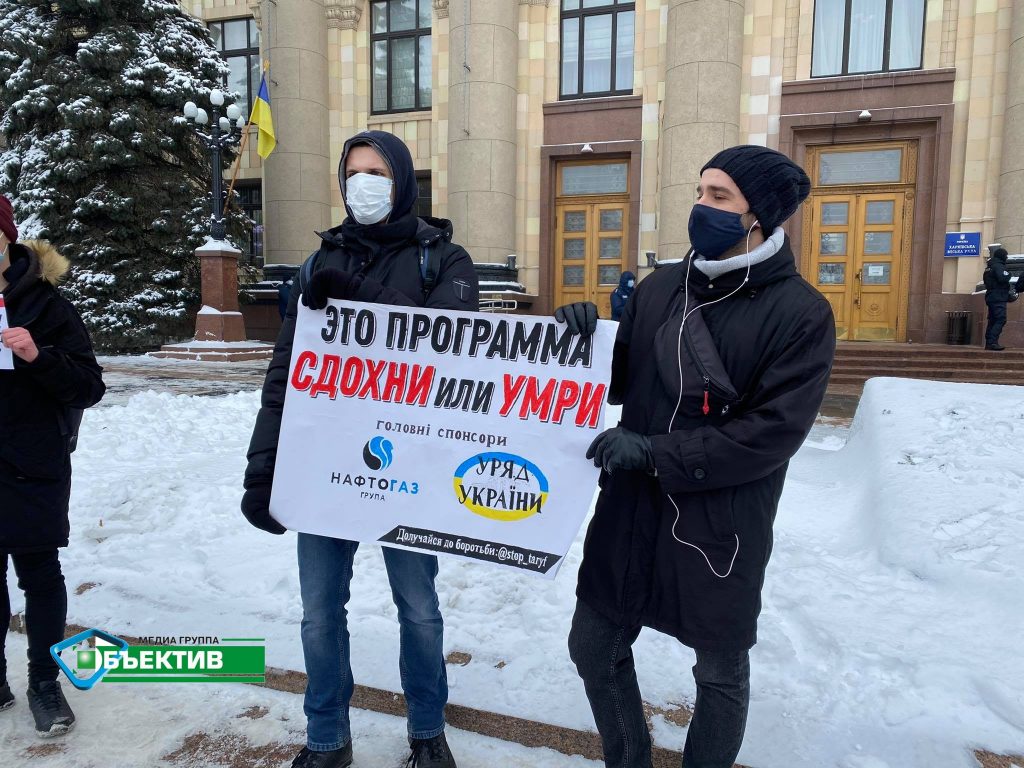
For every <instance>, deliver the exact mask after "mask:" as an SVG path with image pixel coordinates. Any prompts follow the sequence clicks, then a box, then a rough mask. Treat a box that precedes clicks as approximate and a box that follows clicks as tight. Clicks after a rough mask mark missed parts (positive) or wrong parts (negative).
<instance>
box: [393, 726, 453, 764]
mask: <svg viewBox="0 0 1024 768" xmlns="http://www.w3.org/2000/svg"><path fill="white" fill-rule="evenodd" d="M409 748H410V749H412V754H411V755H409V759H408V760H407V761H406V763H405V768H458V767H457V766H456V765H455V758H454V757H452V751H451V750H450V749H449V748H448V742H447V740H446V739H445V737H444V734H443V733H442V734H441V735H439V736H435V737H434V738H432V739H409Z"/></svg>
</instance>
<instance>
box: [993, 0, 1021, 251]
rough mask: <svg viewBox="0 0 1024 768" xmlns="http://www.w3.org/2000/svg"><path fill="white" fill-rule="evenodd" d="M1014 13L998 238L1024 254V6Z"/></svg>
mask: <svg viewBox="0 0 1024 768" xmlns="http://www.w3.org/2000/svg"><path fill="white" fill-rule="evenodd" d="M1012 12H1013V18H1012V20H1011V22H1010V62H1009V73H1008V77H1007V93H1006V112H1005V117H1004V118H1003V159H1002V171H1001V173H1000V175H999V200H998V203H997V206H998V209H997V210H998V212H999V213H998V216H997V218H996V241H997V242H1000V243H1002V244H1003V247H1004V248H1006V250H1007V251H1009V252H1010V253H1024V5H1022V4H1021V3H1014V4H1013V8H1012Z"/></svg>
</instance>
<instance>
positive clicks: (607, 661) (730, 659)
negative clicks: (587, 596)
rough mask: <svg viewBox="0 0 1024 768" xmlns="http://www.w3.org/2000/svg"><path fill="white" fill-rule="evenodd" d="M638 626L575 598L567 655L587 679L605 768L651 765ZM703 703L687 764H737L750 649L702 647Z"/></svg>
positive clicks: (697, 708)
mask: <svg viewBox="0 0 1024 768" xmlns="http://www.w3.org/2000/svg"><path fill="white" fill-rule="evenodd" d="M639 634H640V627H639V626H637V627H620V626H617V625H616V624H614V623H613V622H611V621H609V620H608V619H606V618H605V617H604V616H602V615H601V614H600V613H598V612H597V611H595V610H594V609H593V608H591V607H590V606H589V605H587V604H586V603H584V602H582V601H578V602H577V603H576V613H575V615H574V616H573V617H572V630H571V631H570V633H569V656H570V657H571V658H572V660H573V663H575V664H576V670H577V671H578V672H579V675H580V677H581V678H583V687H584V688H585V689H586V691H587V699H588V700H589V701H590V708H591V709H592V710H593V712H594V721H595V722H596V724H597V731H598V733H599V734H600V735H601V745H602V747H603V749H604V764H605V765H606V766H607V768H651V735H650V733H649V732H648V730H647V720H646V718H645V717H644V706H643V700H642V699H641V698H640V687H639V686H638V685H637V682H636V668H635V667H634V665H633V642H634V641H635V640H636V638H637V636H638V635H639ZM693 678H694V680H695V681H696V682H697V701H696V702H695V704H694V707H693V719H692V720H691V721H690V726H689V728H688V729H687V731H686V746H685V747H684V748H683V766H684V767H685V768H732V765H733V763H734V762H735V760H736V755H737V754H739V751H740V745H741V744H742V743H743V732H744V731H745V730H746V724H747V706H748V704H749V702H750V662H749V657H748V653H747V651H702V650H697V663H696V664H695V665H694V667H693Z"/></svg>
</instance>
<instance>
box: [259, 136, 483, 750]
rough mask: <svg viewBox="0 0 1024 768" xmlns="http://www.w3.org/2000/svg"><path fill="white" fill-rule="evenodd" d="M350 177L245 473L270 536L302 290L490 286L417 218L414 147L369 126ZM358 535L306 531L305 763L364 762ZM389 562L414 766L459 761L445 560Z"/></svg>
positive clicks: (405, 302)
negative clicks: (439, 580) (352, 713)
mask: <svg viewBox="0 0 1024 768" xmlns="http://www.w3.org/2000/svg"><path fill="white" fill-rule="evenodd" d="M338 181H339V183H340V185H341V194H342V197H343V198H344V200H345V210H346V212H347V214H348V217H347V218H346V219H345V221H344V222H343V223H342V224H341V226H338V227H335V228H333V229H330V230H328V231H326V232H324V233H322V234H320V238H321V240H322V243H321V246H320V249H319V250H318V251H317V252H316V253H314V254H313V255H312V256H310V257H309V260H308V261H307V263H306V264H305V265H303V268H302V269H301V270H300V273H299V278H298V279H297V280H296V285H294V286H293V288H292V291H291V299H290V302H289V306H288V311H287V312H286V314H285V319H284V324H283V325H282V327H281V332H280V335H279V336H278V339H277V346H276V348H275V350H274V357H273V360H272V361H271V363H270V368H269V370H268V371H267V378H266V381H265V383H264V385H263V401H262V407H261V408H260V412H259V415H258V416H257V418H256V426H255V429H254V430H253V435H252V441H251V443H250V445H249V453H248V458H249V466H248V468H247V469H246V472H245V489H246V490H245V495H244V496H243V498H242V513H243V514H244V515H245V517H246V519H247V520H248V521H249V522H250V523H252V524H253V525H254V526H256V527H257V528H261V529H263V530H266V531H269V532H270V533H284V531H285V529H284V528H283V527H282V526H281V525H280V524H279V523H278V522H277V521H276V520H275V519H274V518H273V517H272V516H271V514H270V491H271V484H272V481H273V476H274V464H275V461H276V458H277V443H278V436H279V434H280V429H281V412H282V408H283V406H284V394H285V388H286V384H287V379H288V373H289V368H290V360H291V355H292V340H293V337H294V334H295V318H296V313H297V306H298V301H299V298H300V294H301V300H302V302H303V303H304V304H305V305H306V306H308V307H309V308H311V309H317V310H319V309H323V308H324V307H325V306H326V305H327V301H328V299H330V298H334V299H348V300H352V301H365V302H374V303H378V304H393V305H399V306H424V307H430V308H432V309H452V310H465V311H473V310H476V309H477V308H478V287H477V280H476V275H475V272H474V270H473V262H472V260H471V259H470V257H469V254H468V253H466V251H465V250H464V249H463V248H462V247H461V246H458V245H456V244H454V243H453V242H452V225H451V222H449V221H445V220H442V219H434V218H425V219H421V218H417V216H416V215H415V214H414V213H413V206H414V205H415V202H416V198H417V194H418V190H417V186H416V175H415V171H414V168H413V162H412V156H411V155H410V154H409V150H408V149H407V148H406V146H405V143H404V142H402V141H401V140H400V139H399V138H397V137H396V136H393V135H392V134H390V133H385V132H383V131H365V132H363V133H360V134H357V135H356V136H354V137H352V138H351V139H349V140H348V141H347V142H346V143H345V147H344V151H343V153H342V157H341V164H340V165H339V168H338ZM357 547H358V544H357V542H354V541H345V540H341V539H333V538H330V537H327V536H316V535H312V534H306V533H300V534H298V555H299V584H300V590H301V593H302V612H303V616H302V649H303V655H304V657H305V662H306V673H307V678H308V682H307V686H306V697H305V704H304V710H305V713H306V718H307V726H306V746H305V747H304V748H303V749H302V751H301V752H300V753H299V755H298V756H297V757H296V758H295V761H294V762H293V763H292V765H293V766H294V768H345V767H346V766H349V765H351V764H352V738H351V730H350V725H349V702H350V700H351V698H352V693H353V680H352V669H351V665H350V662H349V635H348V623H347V618H346V617H347V612H346V610H345V605H346V604H347V603H348V599H349V594H350V593H349V583H350V582H351V579H352V562H353V559H354V558H355V553H356V548H357ZM383 555H384V564H385V566H386V568H387V573H388V580H389V581H390V583H391V590H392V594H393V596H394V601H395V605H396V607H397V608H398V619H399V623H400V625H401V663H400V668H401V673H402V675H401V678H402V689H403V691H404V692H405V698H406V701H407V703H408V710H409V716H408V729H409V744H410V747H411V750H412V751H411V754H410V755H409V759H408V763H407V765H409V766H415V767H416V768H455V760H454V758H453V757H452V754H451V751H450V750H449V748H448V744H447V742H446V740H445V736H444V707H445V704H446V702H447V699H448V683H447V677H446V673H445V666H444V664H445V663H444V656H443V653H442V646H443V631H444V626H443V621H442V618H441V612H440V609H439V604H438V599H437V592H436V591H435V589H434V579H435V577H436V576H437V558H436V557H435V556H433V555H424V554H420V553H418V552H409V551H406V550H400V549H391V548H384V549H383Z"/></svg>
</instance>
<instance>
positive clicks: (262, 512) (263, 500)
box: [242, 483, 288, 534]
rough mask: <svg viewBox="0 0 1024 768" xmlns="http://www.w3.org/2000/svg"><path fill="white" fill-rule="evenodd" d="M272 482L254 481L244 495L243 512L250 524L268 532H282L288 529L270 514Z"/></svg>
mask: <svg viewBox="0 0 1024 768" xmlns="http://www.w3.org/2000/svg"><path fill="white" fill-rule="evenodd" d="M270 487H271V486H270V483H254V484H253V485H252V486H251V487H249V488H246V489H245V493H244V494H243V495H242V514H243V515H245V519H246V520H248V521H249V523H250V524H252V525H254V526H256V527H257V528H259V529H260V530H261V531H266V532H267V533H276V534H282V533H284V532H285V531H287V530H288V529H287V528H285V527H284V526H283V525H281V524H280V523H279V522H277V520H275V519H274V518H273V517H271V515H270Z"/></svg>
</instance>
